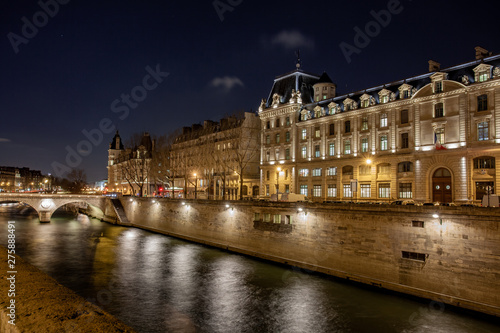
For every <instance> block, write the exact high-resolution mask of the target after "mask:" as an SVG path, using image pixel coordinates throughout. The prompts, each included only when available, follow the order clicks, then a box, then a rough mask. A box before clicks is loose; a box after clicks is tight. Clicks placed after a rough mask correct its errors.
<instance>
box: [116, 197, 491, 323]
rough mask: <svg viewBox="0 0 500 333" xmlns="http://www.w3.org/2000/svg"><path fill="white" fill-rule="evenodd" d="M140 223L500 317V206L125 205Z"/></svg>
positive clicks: (147, 201) (133, 201)
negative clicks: (499, 207)
mask: <svg viewBox="0 0 500 333" xmlns="http://www.w3.org/2000/svg"><path fill="white" fill-rule="evenodd" d="M120 200H121V202H122V205H123V207H124V209H125V213H126V215H127V218H128V220H129V221H130V222H131V223H132V225H133V226H135V227H139V228H143V229H148V230H152V231H156V232H160V233H164V234H168V235H172V236H175V237H179V238H184V239H187V240H191V241H195V242H199V243H203V244H208V245H211V246H216V247H220V248H223V249H227V250H230V251H234V252H238V253H242V254H247V255H251V256H255V257H259V258H263V259H267V260H272V261H275V262H279V263H285V264H289V265H293V266H296V267H300V268H304V269H308V270H312V271H318V272H321V273H325V274H329V275H333V276H337V277H340V278H345V279H349V280H354V281H358V282H362V283H366V284H370V285H374V286H378V287H381V288H386V289H389V290H394V291H397V292H402V293H406V294H411V295H415V296H419V297H423V298H427V299H432V300H434V301H435V302H440V303H441V302H442V303H446V304H451V305H454V306H458V307H463V308H467V309H472V310H476V311H480V312H484V313H487V314H491V315H495V316H500V230H499V224H500V209H498V208H475V207H434V206H430V207H429V206H391V205H369V204H304V203H269V202H266V203H264V202H263V203H260V202H236V201H231V202H220V201H208V200H198V201H196V200H185V201H181V200H167V199H153V198H128V197H123V198H121V199H120Z"/></svg>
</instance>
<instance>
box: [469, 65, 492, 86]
mask: <svg viewBox="0 0 500 333" xmlns="http://www.w3.org/2000/svg"><path fill="white" fill-rule="evenodd" d="M491 67H492V66H491V65H487V64H480V65H479V66H477V67H476V68H474V69H473V71H474V74H475V75H474V79H475V81H476V82H485V81H488V80H489V79H490V78H491Z"/></svg>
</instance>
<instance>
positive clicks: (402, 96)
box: [401, 89, 410, 99]
mask: <svg viewBox="0 0 500 333" xmlns="http://www.w3.org/2000/svg"><path fill="white" fill-rule="evenodd" d="M409 97H410V91H409V90H408V89H406V90H403V94H402V95H401V98H402V99H407V98H409Z"/></svg>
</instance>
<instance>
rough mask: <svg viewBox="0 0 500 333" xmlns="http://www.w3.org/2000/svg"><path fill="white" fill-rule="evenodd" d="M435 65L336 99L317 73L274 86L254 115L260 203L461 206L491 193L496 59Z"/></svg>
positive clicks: (499, 126) (497, 111)
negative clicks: (302, 199) (289, 197)
mask: <svg viewBox="0 0 500 333" xmlns="http://www.w3.org/2000/svg"><path fill="white" fill-rule="evenodd" d="M439 66H440V65H439V64H438V63H436V62H432V63H430V68H429V70H430V71H431V72H429V73H427V74H423V75H419V76H415V77H411V78H407V79H404V80H400V81H396V82H392V83H389V84H385V85H382V86H378V87H373V88H369V89H365V90H363V91H358V92H353V93H349V94H344V95H341V96H336V95H335V94H336V86H335V84H333V83H332V82H331V81H329V78H328V76H326V78H325V74H324V75H323V76H321V78H320V77H318V76H317V75H316V76H315V75H312V74H307V73H305V72H303V71H302V70H300V69H297V70H296V71H294V72H292V73H289V74H286V75H283V76H280V77H278V78H276V80H275V82H274V85H273V88H272V90H271V93H270V95H269V96H270V97H269V99H268V101H267V102H266V101H264V102H263V103H262V104H261V107H260V108H259V117H260V119H261V125H262V126H261V128H262V130H261V141H262V147H261V188H260V193H261V195H263V196H269V195H271V194H274V193H276V192H277V190H276V187H277V186H278V187H279V193H286V192H290V193H302V194H305V195H307V196H308V197H310V198H311V199H312V200H313V201H316V202H323V201H336V200H343V201H379V202H383V201H392V200H395V199H413V200H415V201H417V202H458V203H466V202H473V201H475V202H479V200H480V199H481V198H482V196H483V195H484V194H486V193H487V191H488V187H490V189H489V191H491V193H497V192H498V190H500V189H499V188H498V186H499V184H500V182H499V181H497V179H498V177H499V176H500V173H497V172H496V168H497V164H498V163H496V160H497V159H498V158H499V157H500V149H499V148H500V145H499V144H500V136H499V135H500V118H499V116H500V104H499V103H500V67H499V66H500V56H498V55H497V56H490V54H489V53H488V52H486V53H485V52H479V53H477V55H476V60H475V61H472V62H469V63H466V64H462V65H457V66H453V67H450V68H446V69H440V67H439ZM297 91H299V92H300V94H299V95H300V97H301V98H300V101H301V103H298V102H297V99H296V98H292V97H293V96H294V95H296V94H297ZM278 167H279V168H280V170H279V171H278Z"/></svg>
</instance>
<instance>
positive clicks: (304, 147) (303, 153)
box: [301, 146, 307, 158]
mask: <svg viewBox="0 0 500 333" xmlns="http://www.w3.org/2000/svg"><path fill="white" fill-rule="evenodd" d="M301 156H302V158H307V147H306V146H303V147H302V148H301Z"/></svg>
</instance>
